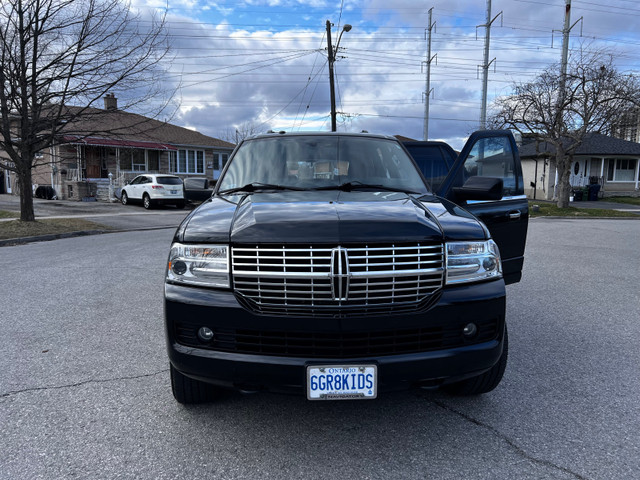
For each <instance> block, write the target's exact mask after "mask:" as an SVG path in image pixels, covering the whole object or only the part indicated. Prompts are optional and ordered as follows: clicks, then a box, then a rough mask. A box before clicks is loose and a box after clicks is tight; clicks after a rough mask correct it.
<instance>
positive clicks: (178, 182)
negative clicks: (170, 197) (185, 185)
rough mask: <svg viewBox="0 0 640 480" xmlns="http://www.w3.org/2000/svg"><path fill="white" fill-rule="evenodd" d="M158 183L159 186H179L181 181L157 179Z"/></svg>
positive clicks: (173, 178) (170, 178) (177, 179)
mask: <svg viewBox="0 0 640 480" xmlns="http://www.w3.org/2000/svg"><path fill="white" fill-rule="evenodd" d="M158 183H159V184H161V185H180V184H181V183H182V179H180V178H178V177H158Z"/></svg>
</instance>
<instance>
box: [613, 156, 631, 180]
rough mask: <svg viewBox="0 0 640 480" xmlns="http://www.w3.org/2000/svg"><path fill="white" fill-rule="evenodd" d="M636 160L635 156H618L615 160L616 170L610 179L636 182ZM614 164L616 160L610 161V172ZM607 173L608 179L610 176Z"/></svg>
mask: <svg viewBox="0 0 640 480" xmlns="http://www.w3.org/2000/svg"><path fill="white" fill-rule="evenodd" d="M636 162H637V160H636V159H635V158H618V159H616V160H615V170H614V172H613V178H612V179H611V180H610V181H614V182H634V181H635V178H634V177H635V174H636ZM613 164H614V160H610V161H609V174H610V172H611V166H612V165H613ZM609 174H608V175H607V180H609V176H610V175H609Z"/></svg>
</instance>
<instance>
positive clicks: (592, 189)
mask: <svg viewBox="0 0 640 480" xmlns="http://www.w3.org/2000/svg"><path fill="white" fill-rule="evenodd" d="M599 192H600V185H589V200H591V201H595V200H598V193H599Z"/></svg>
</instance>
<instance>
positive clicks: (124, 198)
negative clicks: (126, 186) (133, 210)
mask: <svg viewBox="0 0 640 480" xmlns="http://www.w3.org/2000/svg"><path fill="white" fill-rule="evenodd" d="M120 201H121V202H122V204H123V205H126V204H127V203H129V196H128V195H127V192H125V191H124V190H123V191H122V195H121V196H120Z"/></svg>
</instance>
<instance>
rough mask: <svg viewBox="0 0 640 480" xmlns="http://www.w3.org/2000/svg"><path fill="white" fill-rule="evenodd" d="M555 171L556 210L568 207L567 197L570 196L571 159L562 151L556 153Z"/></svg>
mask: <svg viewBox="0 0 640 480" xmlns="http://www.w3.org/2000/svg"><path fill="white" fill-rule="evenodd" d="M556 169H557V170H558V186H557V191H556V194H557V196H558V203H557V205H558V208H568V207H569V196H570V194H571V184H570V183H569V180H570V178H571V157H569V156H567V155H566V154H565V152H564V150H563V149H561V148H559V149H558V150H557V152H556Z"/></svg>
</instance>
